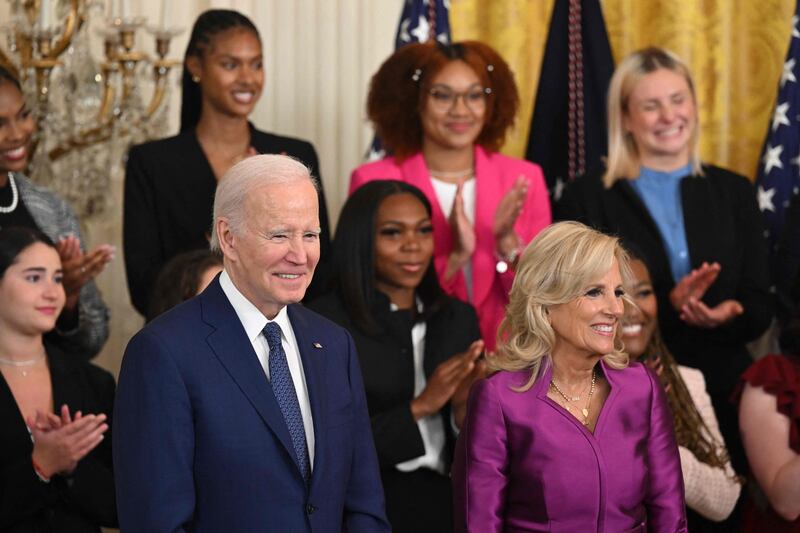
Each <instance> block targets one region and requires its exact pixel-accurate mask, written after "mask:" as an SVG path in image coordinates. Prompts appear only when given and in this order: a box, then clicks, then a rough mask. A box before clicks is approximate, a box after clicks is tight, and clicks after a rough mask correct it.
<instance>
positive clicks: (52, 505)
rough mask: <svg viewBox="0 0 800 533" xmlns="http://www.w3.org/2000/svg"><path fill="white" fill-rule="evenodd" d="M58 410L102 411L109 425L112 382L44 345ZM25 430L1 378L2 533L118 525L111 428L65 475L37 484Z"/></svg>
mask: <svg viewBox="0 0 800 533" xmlns="http://www.w3.org/2000/svg"><path fill="white" fill-rule="evenodd" d="M47 358H48V363H49V365H50V376H51V381H52V384H53V404H54V406H55V409H56V411H58V410H60V409H61V406H62V405H64V404H67V405H68V406H69V409H70V412H72V413H74V412H75V411H81V412H83V413H84V414H100V413H104V414H105V415H106V416H108V420H109V427H111V414H112V411H113V409H114V378H113V377H112V376H111V374H109V373H108V372H106V371H105V370H102V369H100V368H98V367H96V366H94V365H92V364H90V363H85V362H83V361H79V360H77V359H75V358H74V357H68V356H66V355H64V354H63V353H62V352H60V351H58V350H57V349H56V348H55V347H54V346H52V345H48V346H47ZM32 452H33V444H32V442H31V437H30V434H29V433H28V428H27V426H26V425H25V421H24V420H23V419H22V414H21V413H20V411H19V408H18V407H17V403H16V401H15V400H14V397H13V395H12V394H11V389H9V387H8V384H7V383H6V380H5V379H3V378H2V376H0V463H1V464H2V466H0V476H2V477H0V531H7V532H13V533H22V532H34V531H35V532H42V531H53V532H59V533H61V532H65V533H73V532H74V533H77V532H81V533H83V532H99V531H100V526H105V527H117V525H116V524H117V511H116V500H115V497H114V478H113V475H112V467H111V430H110V429H109V430H108V431H107V432H106V433H105V438H104V439H103V441H102V442H101V443H100V444H99V445H98V446H97V447H96V448H95V449H94V450H92V451H91V452H90V453H89V454H88V455H87V456H86V457H84V458H83V459H82V460H81V461H80V462H79V463H78V467H77V468H76V469H75V471H74V472H73V474H72V475H70V476H69V477H64V476H54V477H53V478H52V479H51V480H50V483H43V482H42V481H40V480H39V479H38V478H37V477H36V474H35V473H34V471H33V466H32V463H31V453H32Z"/></svg>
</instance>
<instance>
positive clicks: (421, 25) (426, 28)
mask: <svg viewBox="0 0 800 533" xmlns="http://www.w3.org/2000/svg"><path fill="white" fill-rule="evenodd" d="M411 33H412V34H413V35H414V38H415V39H416V40H417V41H419V42H421V43H424V42H426V41H427V40H428V36H429V35H430V33H431V25H430V24H429V23H428V19H427V18H425V17H423V16H421V15H420V17H419V22H417V27H416V28H414V29H413V30H411ZM792 81H794V80H792Z"/></svg>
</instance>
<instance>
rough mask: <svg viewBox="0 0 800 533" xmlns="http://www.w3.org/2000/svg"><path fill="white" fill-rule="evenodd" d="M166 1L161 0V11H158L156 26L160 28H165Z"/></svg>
mask: <svg viewBox="0 0 800 533" xmlns="http://www.w3.org/2000/svg"><path fill="white" fill-rule="evenodd" d="M167 1H168V0H161V11H160V12H159V17H158V28H159V29H161V30H166V29H167V9H169V8H168V7H167Z"/></svg>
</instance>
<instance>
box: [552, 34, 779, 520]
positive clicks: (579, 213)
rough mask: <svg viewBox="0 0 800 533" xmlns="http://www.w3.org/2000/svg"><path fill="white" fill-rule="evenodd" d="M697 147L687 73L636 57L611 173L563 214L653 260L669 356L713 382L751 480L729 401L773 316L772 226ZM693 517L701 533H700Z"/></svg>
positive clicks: (750, 192) (591, 181) (644, 55)
mask: <svg viewBox="0 0 800 533" xmlns="http://www.w3.org/2000/svg"><path fill="white" fill-rule="evenodd" d="M699 137H700V128H699V124H698V115H697V94H695V89H694V83H693V81H692V76H691V73H690V72H689V69H688V68H687V67H686V65H685V64H684V63H683V62H682V61H681V60H680V59H679V58H678V57H677V56H675V55H674V54H672V53H671V52H669V51H667V50H663V49H660V48H646V49H644V50H640V51H638V52H634V53H633V54H631V55H629V56H628V57H626V58H625V59H624V60H623V61H621V62H620V63H619V65H618V66H617V69H616V71H615V72H614V76H613V77H612V79H611V84H610V86H609V95H608V139H609V144H608V159H607V162H606V168H605V169H596V170H595V171H594V172H590V173H589V174H587V175H586V176H582V177H580V178H578V179H577V180H575V181H574V182H573V183H571V184H570V185H569V186H567V188H566V190H565V191H564V195H563V196H562V198H561V201H560V202H559V203H558V205H557V206H556V216H557V218H560V219H572V220H578V221H581V222H584V223H586V224H590V225H592V226H593V227H595V228H597V229H599V230H601V231H605V232H607V233H610V234H614V235H619V236H620V237H621V238H622V240H623V242H624V243H625V244H626V245H629V246H630V247H631V248H633V249H636V250H637V251H638V252H639V254H640V255H641V257H642V259H644V260H645V261H646V262H647V264H648V266H649V267H650V276H651V279H652V285H653V289H654V291H655V294H656V296H657V301H658V317H659V322H660V327H661V332H662V333H663V335H664V340H665V341H666V344H667V347H668V348H669V350H670V352H672V353H673V354H675V357H676V358H677V361H678V362H679V363H680V364H682V365H686V366H688V367H692V368H696V369H698V370H700V371H701V372H702V373H703V375H704V376H705V378H706V380H707V385H708V392H709V394H710V396H711V399H712V402H713V405H714V410H715V411H716V413H717V416H718V418H719V425H720V429H721V432H722V435H724V437H725V442H726V443H727V445H728V447H729V450H730V452H731V459H732V463H733V467H734V468H735V469H736V470H737V471H743V470H744V468H745V461H744V454H743V450H742V447H741V440H740V437H739V429H738V422H737V418H736V411H735V409H734V407H733V405H732V404H731V402H730V401H729V398H730V394H731V392H732V389H733V386H734V385H735V384H736V382H737V380H738V378H739V376H740V375H741V373H742V372H743V371H744V370H745V369H746V368H747V366H748V364H749V363H750V362H751V358H750V355H749V353H748V351H747V347H746V343H748V342H750V341H752V340H754V339H756V338H758V336H759V335H761V334H762V333H763V332H764V330H765V329H766V328H767V326H768V325H769V323H770V320H771V317H772V314H773V301H774V298H773V296H772V295H771V294H770V290H769V286H770V281H769V272H768V265H767V244H766V241H765V239H764V227H763V225H764V221H763V218H762V216H761V213H760V212H759V210H758V206H757V204H756V197H755V190H754V188H753V186H752V184H751V183H749V182H748V181H747V179H746V178H744V177H743V176H739V175H736V174H733V173H731V172H729V171H727V170H724V169H721V168H717V167H714V166H711V165H704V164H701V161H700V158H699V150H698V146H699ZM696 518H697V523H694V522H693V524H692V526H693V527H692V530H693V531H698V530H701V528H702V527H703V525H701V523H702V522H703V519H702V517H696ZM732 522H735V518H733V519H732ZM704 525H705V526H706V527H709V528H712V529H713V528H714V527H716V526H715V525H714V524H709V523H707V522H706V523H705V524H704ZM729 526H730V527H734V526H735V524H733V523H731V524H729Z"/></svg>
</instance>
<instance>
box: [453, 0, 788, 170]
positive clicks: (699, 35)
mask: <svg viewBox="0 0 800 533" xmlns="http://www.w3.org/2000/svg"><path fill="white" fill-rule="evenodd" d="M553 4H554V0H503V1H498V0H495V1H492V2H486V1H484V0H451V11H450V17H451V25H452V31H453V38H454V39H455V40H463V39H478V40H482V41H485V42H487V43H489V44H490V45H491V46H493V47H495V48H496V49H497V50H498V51H499V52H500V53H501V54H502V55H503V57H505V58H506V60H507V61H508V62H509V64H510V65H511V67H512V69H513V70H514V72H515V75H516V80H517V83H518V84H519V88H520V98H521V99H522V102H521V104H522V105H521V106H520V112H519V116H518V117H517V125H516V128H515V130H514V131H513V132H512V134H511V135H509V138H508V139H507V140H506V145H505V146H504V148H503V152H505V153H507V154H509V155H512V156H516V157H521V156H523V155H524V153H525V146H526V142H527V136H528V129H529V127H530V118H531V116H532V112H533V101H534V97H535V93H536V86H537V84H538V77H539V68H540V65H541V61H542V55H543V53H544V45H545V42H546V38H547V29H548V26H549V22H550V15H551V13H552V9H553ZM601 4H602V6H603V14H604V16H605V21H606V28H607V30H608V35H609V40H610V42H611V49H612V51H613V53H614V58H615V60H617V61H619V59H620V58H622V57H624V56H625V55H626V54H628V53H630V52H632V51H634V50H637V49H639V48H642V47H645V46H649V45H657V46H663V47H666V48H669V49H671V50H673V51H674V52H675V53H677V54H678V55H679V56H681V57H682V58H683V59H684V60H685V61H686V62H687V63H688V64H689V66H690V68H691V70H692V73H693V75H694V78H695V83H696V84H697V97H698V102H699V108H700V124H701V129H702V135H701V137H700V138H701V153H702V157H703V159H704V160H705V161H708V162H710V163H714V164H717V165H720V166H723V167H726V168H730V169H731V170H734V171H736V172H739V173H741V174H743V175H745V176H748V177H750V178H754V177H755V173H756V168H757V164H758V157H759V154H760V151H761V147H762V144H763V142H764V136H765V134H766V132H767V129H768V127H769V121H770V115H771V113H772V107H773V105H774V102H775V96H776V93H777V88H778V82H779V80H780V75H781V72H782V70H783V61H784V57H785V55H786V51H787V49H788V44H789V38H790V35H791V31H792V14H793V12H794V7H795V0H760V1H758V2H753V1H752V0H646V1H642V0H602V2H601Z"/></svg>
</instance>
